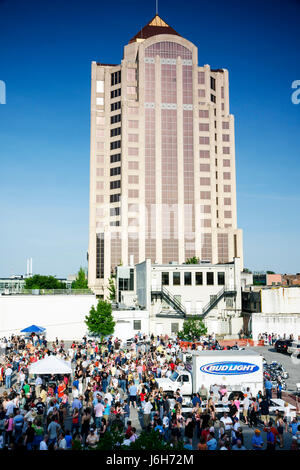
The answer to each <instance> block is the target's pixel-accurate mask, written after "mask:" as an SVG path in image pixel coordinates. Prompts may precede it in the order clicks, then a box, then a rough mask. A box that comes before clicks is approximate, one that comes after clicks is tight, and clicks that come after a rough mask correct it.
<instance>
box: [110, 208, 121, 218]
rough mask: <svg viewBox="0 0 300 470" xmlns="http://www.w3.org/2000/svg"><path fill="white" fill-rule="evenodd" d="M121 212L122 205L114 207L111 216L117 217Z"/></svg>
mask: <svg viewBox="0 0 300 470" xmlns="http://www.w3.org/2000/svg"><path fill="white" fill-rule="evenodd" d="M120 212H121V208H120V207H113V208H112V209H110V216H111V217H115V216H117V215H120Z"/></svg>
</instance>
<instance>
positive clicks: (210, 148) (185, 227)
mask: <svg viewBox="0 0 300 470" xmlns="http://www.w3.org/2000/svg"><path fill="white" fill-rule="evenodd" d="M200 61H201V57H200ZM235 180H236V176H235V143H234V117H233V115H232V114H230V109H229V80H228V71H227V70H225V69H217V70H213V69H211V68H210V66H209V65H203V66H199V65H198V48H197V47H196V46H195V45H194V44H192V43H191V42H190V41H188V40H187V39H185V38H183V37H181V36H180V35H179V34H178V33H177V32H176V31H175V30H174V29H173V28H171V27H170V26H169V25H168V24H167V23H166V22H164V21H163V20H162V19H161V18H160V17H159V16H155V18H153V20H151V21H150V23H148V24H147V25H146V26H145V27H144V28H143V29H142V30H141V31H140V32H139V33H138V34H137V35H136V36H134V37H133V38H132V39H131V40H130V41H129V44H128V45H126V46H125V48H124V56H123V60H122V61H121V64H120V65H115V64H101V63H96V62H92V77H91V156H90V227H89V253H88V258H89V259H88V261H89V270H88V271H89V275H88V278H89V287H90V288H92V289H93V291H94V292H95V293H96V294H98V295H103V294H104V293H105V289H106V286H107V280H108V278H109V277H110V276H111V273H112V272H113V271H114V268H115V266H117V265H119V264H123V265H129V264H131V265H134V264H137V263H140V262H143V261H144V260H146V259H150V260H151V261H152V263H155V262H156V263H159V264H166V263H170V262H178V263H184V262H185V260H186V259H187V258H190V257H194V256H196V257H198V258H199V259H201V260H206V261H208V262H210V263H214V264H216V263H227V262H230V261H232V260H233V259H234V258H235V257H239V258H240V259H241V267H242V265H243V254H242V232H241V230H240V229H238V228H237V210H236V181H235Z"/></svg>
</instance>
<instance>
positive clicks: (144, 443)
mask: <svg viewBox="0 0 300 470" xmlns="http://www.w3.org/2000/svg"><path fill="white" fill-rule="evenodd" d="M128 450H173V451H174V450H183V442H181V441H180V442H178V443H177V444H175V445H174V446H171V445H170V443H169V442H165V441H164V440H163V439H162V437H161V435H160V433H159V431H154V430H152V431H150V432H149V431H142V432H141V434H140V436H139V437H138V439H136V441H135V442H133V443H132V444H130V446H128Z"/></svg>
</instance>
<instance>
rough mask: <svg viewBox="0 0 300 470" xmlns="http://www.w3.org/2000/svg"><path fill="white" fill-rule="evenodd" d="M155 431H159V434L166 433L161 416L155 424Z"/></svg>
mask: <svg viewBox="0 0 300 470" xmlns="http://www.w3.org/2000/svg"><path fill="white" fill-rule="evenodd" d="M154 431H159V434H161V435H162V434H163V433H164V428H163V425H162V420H161V419H160V418H159V419H158V420H157V425H156V426H155V428H154Z"/></svg>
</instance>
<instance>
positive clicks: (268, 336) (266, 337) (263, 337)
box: [257, 333, 294, 346]
mask: <svg viewBox="0 0 300 470" xmlns="http://www.w3.org/2000/svg"><path fill="white" fill-rule="evenodd" d="M257 339H258V341H264V342H265V343H267V344H268V345H269V346H273V345H274V344H275V343H276V341H277V340H278V339H290V340H291V341H293V340H294V336H293V335H292V334H291V335H288V336H287V335H285V334H284V335H283V337H282V336H280V335H279V334H277V333H259V335H258V338H257Z"/></svg>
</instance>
